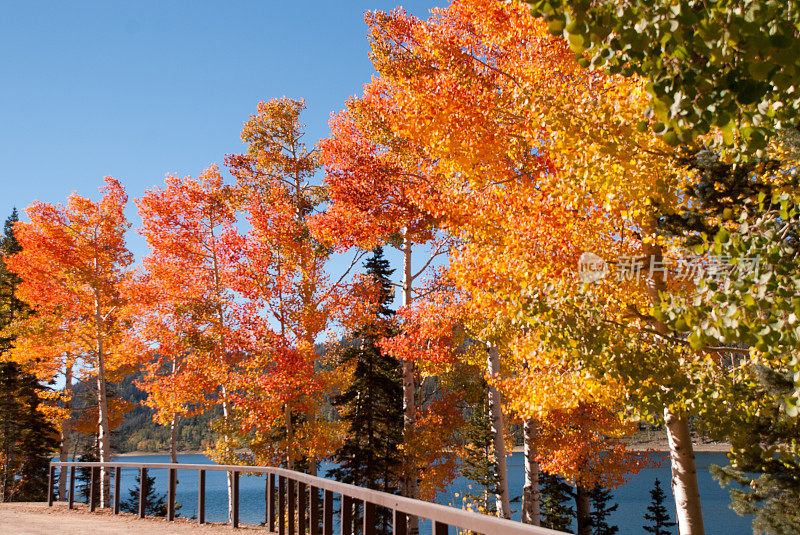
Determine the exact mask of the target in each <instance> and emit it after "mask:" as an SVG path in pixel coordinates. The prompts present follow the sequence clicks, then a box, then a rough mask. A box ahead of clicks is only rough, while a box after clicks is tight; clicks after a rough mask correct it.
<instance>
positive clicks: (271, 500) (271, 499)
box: [267, 474, 275, 533]
mask: <svg viewBox="0 0 800 535" xmlns="http://www.w3.org/2000/svg"><path fill="white" fill-rule="evenodd" d="M267 528H268V529H269V532H270V533H275V474H267Z"/></svg>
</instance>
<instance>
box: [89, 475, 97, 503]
mask: <svg viewBox="0 0 800 535" xmlns="http://www.w3.org/2000/svg"><path fill="white" fill-rule="evenodd" d="M94 473H95V468H94V466H92V467H91V468H89V511H91V512H94V499H95V497H96V496H95V494H94V484H95V481H96V479H95V475H94Z"/></svg>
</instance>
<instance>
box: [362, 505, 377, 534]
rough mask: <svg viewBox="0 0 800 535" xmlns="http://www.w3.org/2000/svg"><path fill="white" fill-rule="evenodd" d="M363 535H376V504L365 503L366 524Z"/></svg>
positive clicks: (364, 524)
mask: <svg viewBox="0 0 800 535" xmlns="http://www.w3.org/2000/svg"><path fill="white" fill-rule="evenodd" d="M362 527H363V530H362V531H361V535H375V504H374V503H370V502H368V501H366V500H365V501H364V522H363V524H362Z"/></svg>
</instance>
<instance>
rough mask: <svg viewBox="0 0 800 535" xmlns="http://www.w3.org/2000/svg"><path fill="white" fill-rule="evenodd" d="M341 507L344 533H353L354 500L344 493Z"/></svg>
mask: <svg viewBox="0 0 800 535" xmlns="http://www.w3.org/2000/svg"><path fill="white" fill-rule="evenodd" d="M341 507H342V512H341V515H340V517H341V521H342V526H341V528H342V535H351V534H352V533H353V529H352V526H351V524H352V523H353V500H352V498H350V496H348V495H347V494H342V503H341Z"/></svg>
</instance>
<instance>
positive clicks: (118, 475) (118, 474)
mask: <svg viewBox="0 0 800 535" xmlns="http://www.w3.org/2000/svg"><path fill="white" fill-rule="evenodd" d="M121 479H122V468H120V467H119V466H117V467H116V468H114V514H115V515H118V514H119V492H120V491H119V489H120V485H121V484H122V483H121Z"/></svg>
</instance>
